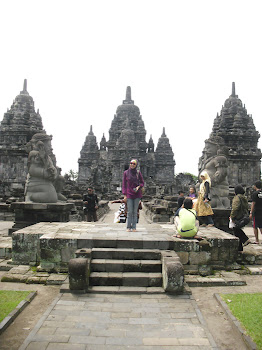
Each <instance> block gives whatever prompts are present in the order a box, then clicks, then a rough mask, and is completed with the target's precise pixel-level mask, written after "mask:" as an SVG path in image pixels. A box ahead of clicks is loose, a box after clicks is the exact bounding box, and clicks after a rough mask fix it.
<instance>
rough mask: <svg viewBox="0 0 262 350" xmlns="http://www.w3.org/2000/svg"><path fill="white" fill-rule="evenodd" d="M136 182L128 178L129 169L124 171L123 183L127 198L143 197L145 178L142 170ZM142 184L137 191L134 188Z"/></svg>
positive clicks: (123, 191) (123, 190)
mask: <svg viewBox="0 0 262 350" xmlns="http://www.w3.org/2000/svg"><path fill="white" fill-rule="evenodd" d="M136 180H137V181H136V182H130V181H128V179H127V170H126V171H125V172H124V176H123V183H122V193H123V195H125V196H126V197H127V198H131V199H135V198H142V192H141V187H144V179H143V176H142V174H141V172H140V171H138V173H137V178H136ZM137 186H140V189H139V190H138V191H137V192H135V191H134V190H133V189H134V188H135V187H137Z"/></svg>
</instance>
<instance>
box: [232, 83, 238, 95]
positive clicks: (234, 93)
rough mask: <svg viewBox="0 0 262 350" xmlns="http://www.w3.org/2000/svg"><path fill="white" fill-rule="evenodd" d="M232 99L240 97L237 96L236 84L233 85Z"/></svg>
mask: <svg viewBox="0 0 262 350" xmlns="http://www.w3.org/2000/svg"><path fill="white" fill-rule="evenodd" d="M231 97H238V96H237V95H236V86H235V83H234V82H233V83H232V94H231Z"/></svg>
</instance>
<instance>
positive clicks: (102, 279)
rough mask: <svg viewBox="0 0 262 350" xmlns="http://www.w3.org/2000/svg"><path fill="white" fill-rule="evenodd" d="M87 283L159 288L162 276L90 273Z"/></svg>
mask: <svg viewBox="0 0 262 350" xmlns="http://www.w3.org/2000/svg"><path fill="white" fill-rule="evenodd" d="M89 282H90V285H91V286H126V287H127V286H128V287H129V286H131V287H161V286H162V274H161V273H146V272H92V273H91V274H90V277H89Z"/></svg>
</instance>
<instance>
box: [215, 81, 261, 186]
mask: <svg viewBox="0 0 262 350" xmlns="http://www.w3.org/2000/svg"><path fill="white" fill-rule="evenodd" d="M214 136H220V137H222V139H223V140H224V142H225V145H226V146H227V147H228V155H227V159H228V182H229V185H230V186H235V185H237V184H243V185H246V186H251V185H252V184H253V183H254V182H255V181H257V180H259V179H260V174H261V163H260V160H261V151H260V149H258V147H257V143H258V140H259V137H260V135H259V133H258V131H256V128H255V126H254V123H253V119H252V116H251V115H249V114H247V110H246V107H245V105H243V104H242V101H241V100H240V99H239V98H238V95H236V92H235V83H232V94H231V95H230V96H229V98H228V99H227V100H226V101H225V103H224V106H222V110H221V113H220V115H218V114H217V117H216V118H215V120H214V125H213V130H212V133H211V134H210V137H214Z"/></svg>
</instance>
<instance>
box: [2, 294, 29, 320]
mask: <svg viewBox="0 0 262 350" xmlns="http://www.w3.org/2000/svg"><path fill="white" fill-rule="evenodd" d="M30 293H31V291H14V290H0V322H1V321H3V319H4V318H5V317H6V316H7V315H8V314H9V313H10V312H11V311H12V310H14V309H15V308H16V306H17V305H18V304H19V303H20V302H21V301H22V300H24V299H25V298H26V297H27V296H28V295H29V294H30Z"/></svg>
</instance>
